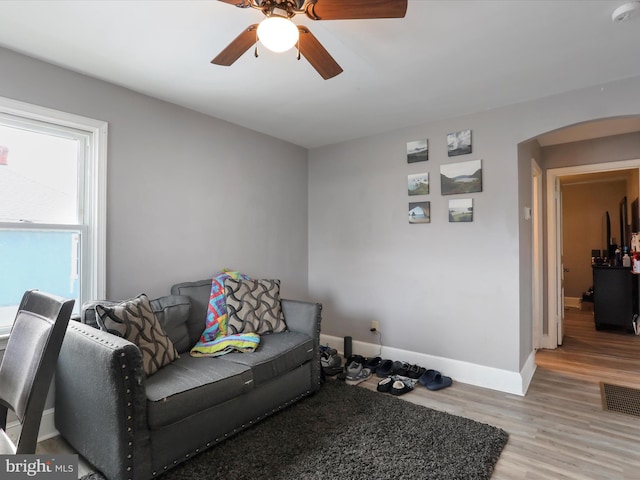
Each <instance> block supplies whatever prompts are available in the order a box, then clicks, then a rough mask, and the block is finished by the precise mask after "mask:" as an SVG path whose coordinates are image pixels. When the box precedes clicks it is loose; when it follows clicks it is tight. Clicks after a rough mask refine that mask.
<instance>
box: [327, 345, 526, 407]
mask: <svg viewBox="0 0 640 480" xmlns="http://www.w3.org/2000/svg"><path fill="white" fill-rule="evenodd" d="M320 343H321V344H322V345H329V346H330V347H332V348H335V349H336V350H338V351H339V352H340V353H344V352H342V349H343V345H344V339H343V338H342V337H333V336H330V335H324V334H322V335H320ZM352 347H353V351H354V352H357V353H358V354H359V355H363V356H365V357H375V356H380V357H382V358H390V359H393V360H400V361H403V362H408V363H413V364H418V365H422V366H424V367H426V368H433V369H434V370H439V371H441V372H443V375H447V376H449V377H451V378H453V379H454V380H455V381H456V382H461V383H467V384H469V385H476V386H478V387H483V388H490V389H492V390H498V391H500V392H505V393H512V394H515V395H521V396H524V395H525V393H526V392H527V389H528V388H529V384H530V383H531V379H532V378H533V374H534V372H535V370H536V362H535V352H531V355H529V358H528V359H527V361H526V362H525V365H524V367H523V368H522V371H520V372H512V371H509V370H502V369H499V368H493V367H486V366H484V365H477V364H475V363H469V362H463V361H460V360H453V359H450V358H443V357H435V356H433V355H427V354H424V353H418V352H412V351H409V350H402V349H399V348H393V347H385V346H382V347H380V345H378V344H375V343H367V342H360V341H357V340H354V341H353V342H352Z"/></svg>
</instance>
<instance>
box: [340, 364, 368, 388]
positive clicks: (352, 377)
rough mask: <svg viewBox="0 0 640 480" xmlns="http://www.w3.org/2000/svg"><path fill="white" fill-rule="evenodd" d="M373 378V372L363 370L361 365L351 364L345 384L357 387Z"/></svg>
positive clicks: (366, 369) (348, 367)
mask: <svg viewBox="0 0 640 480" xmlns="http://www.w3.org/2000/svg"><path fill="white" fill-rule="evenodd" d="M370 376H371V370H369V369H368V368H363V366H362V364H361V363H358V362H351V363H350V364H349V365H347V376H346V378H345V382H346V383H348V384H349V385H357V384H359V383H361V382H364V381H365V380H366V379H367V378H369V377H370Z"/></svg>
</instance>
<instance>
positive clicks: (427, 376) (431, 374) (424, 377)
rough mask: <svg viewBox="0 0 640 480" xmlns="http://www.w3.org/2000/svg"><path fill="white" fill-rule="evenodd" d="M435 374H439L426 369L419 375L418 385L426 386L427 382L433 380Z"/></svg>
mask: <svg viewBox="0 0 640 480" xmlns="http://www.w3.org/2000/svg"><path fill="white" fill-rule="evenodd" d="M436 375H440V372H438V371H437V370H431V369H429V370H426V371H425V372H424V373H423V374H422V375H420V378H419V379H418V382H420V385H424V386H425V387H426V386H427V384H428V383H431V382H433V379H434V378H435V376H436Z"/></svg>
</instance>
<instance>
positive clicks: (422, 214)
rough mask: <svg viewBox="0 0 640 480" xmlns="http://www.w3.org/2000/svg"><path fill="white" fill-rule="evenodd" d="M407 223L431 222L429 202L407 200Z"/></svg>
mask: <svg viewBox="0 0 640 480" xmlns="http://www.w3.org/2000/svg"><path fill="white" fill-rule="evenodd" d="M409 223H411V224H415V223H431V202H409Z"/></svg>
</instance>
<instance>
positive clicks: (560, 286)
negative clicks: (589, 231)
mask: <svg viewBox="0 0 640 480" xmlns="http://www.w3.org/2000/svg"><path fill="white" fill-rule="evenodd" d="M554 197H555V208H556V221H557V224H556V252H557V255H556V258H557V259H558V265H557V266H556V268H557V272H556V278H557V279H558V280H557V288H556V292H557V300H558V301H557V302H556V305H557V311H556V319H557V320H556V325H557V328H558V345H562V338H563V336H564V262H563V248H564V247H563V243H564V242H563V235H562V227H563V221H562V187H561V185H560V177H556V179H555V195H554Z"/></svg>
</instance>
